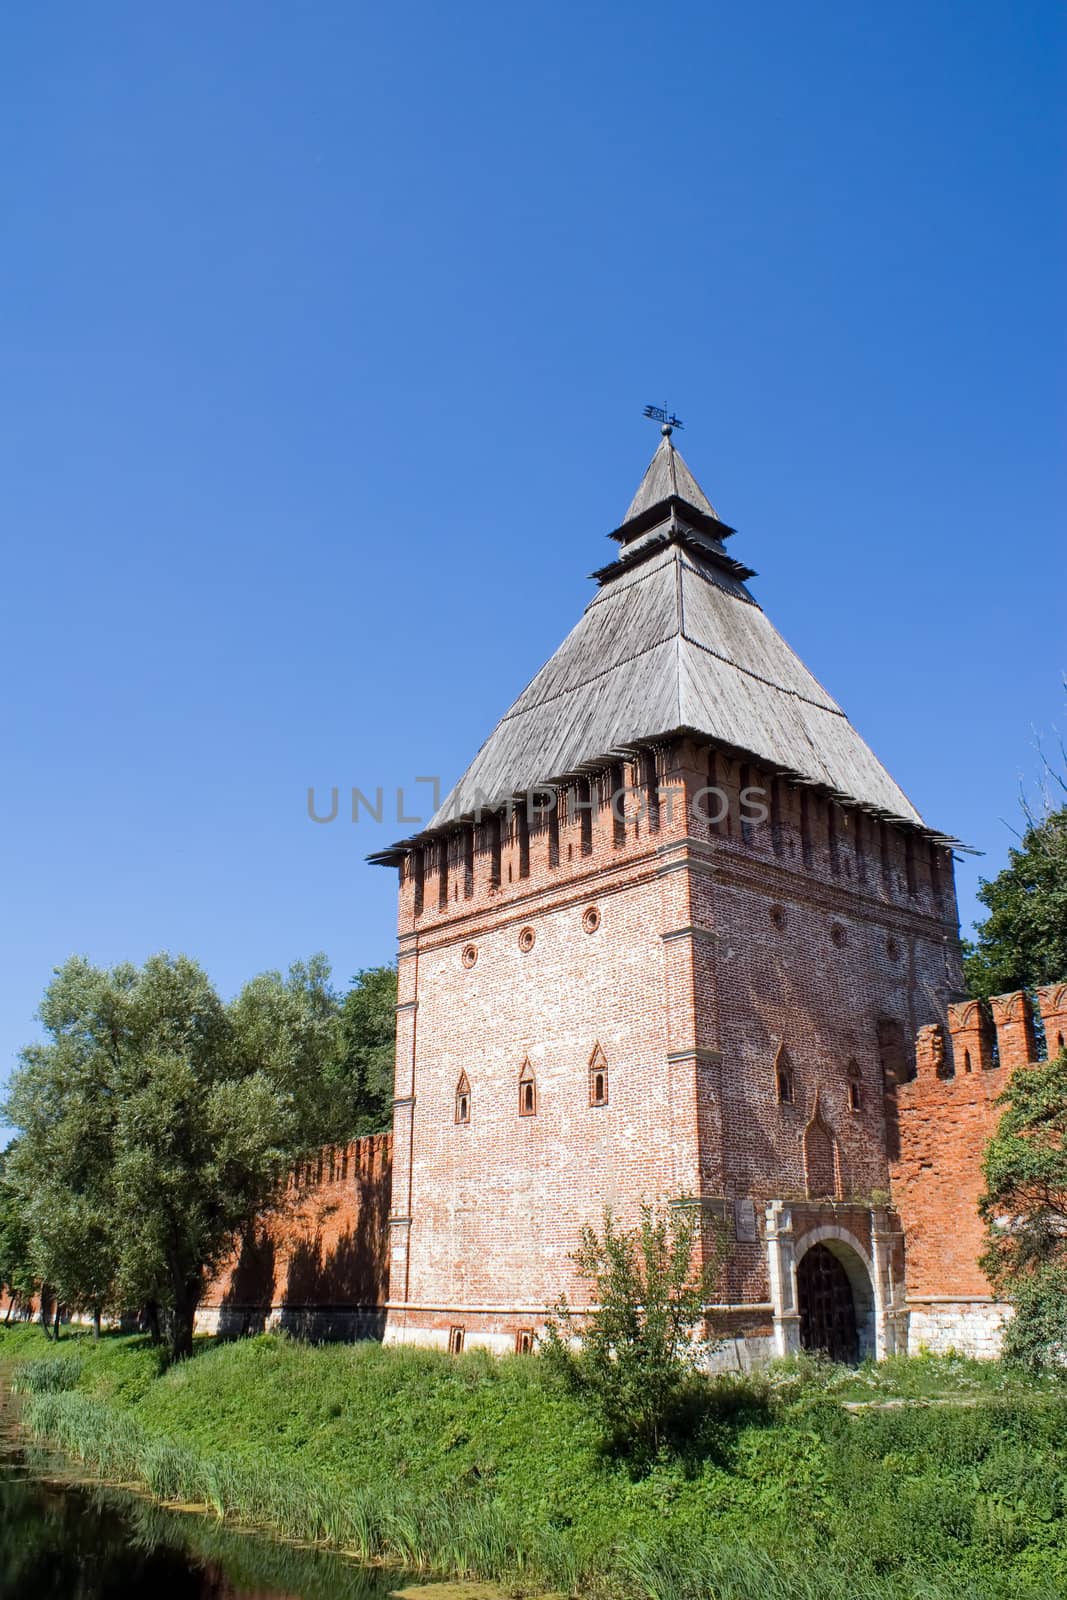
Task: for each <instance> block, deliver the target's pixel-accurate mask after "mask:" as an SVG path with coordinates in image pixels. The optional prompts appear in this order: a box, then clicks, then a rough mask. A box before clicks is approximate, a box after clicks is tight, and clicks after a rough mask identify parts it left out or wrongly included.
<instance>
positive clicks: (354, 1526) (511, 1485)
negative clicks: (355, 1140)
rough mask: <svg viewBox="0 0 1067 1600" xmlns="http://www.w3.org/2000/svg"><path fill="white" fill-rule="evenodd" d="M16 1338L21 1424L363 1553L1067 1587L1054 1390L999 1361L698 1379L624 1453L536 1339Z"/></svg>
mask: <svg viewBox="0 0 1067 1600" xmlns="http://www.w3.org/2000/svg"><path fill="white" fill-rule="evenodd" d="M9 1355H10V1356H12V1357H15V1358H16V1359H18V1360H19V1361H20V1362H22V1363H23V1364H22V1365H21V1366H20V1367H19V1368H18V1372H17V1379H18V1383H19V1386H20V1387H21V1388H22V1389H23V1390H24V1391H25V1392H26V1394H27V1400H26V1412H25V1416H26V1420H27V1421H28V1423H29V1424H30V1426H31V1427H32V1429H33V1430H34V1431H35V1432H37V1433H38V1434H40V1435H42V1436H47V1437H49V1438H51V1439H53V1440H55V1441H56V1443H58V1444H59V1445H60V1446H61V1447H62V1448H63V1449H64V1450H65V1451H68V1452H69V1453H70V1454H72V1455H75V1456H78V1457H80V1458H81V1459H82V1460H84V1461H85V1462H86V1463H87V1464H88V1465H89V1466H90V1467H91V1468H92V1469H93V1470H95V1471H98V1472H100V1473H101V1474H103V1475H106V1476H108V1477H111V1478H118V1479H123V1480H130V1481H136V1482H138V1483H141V1484H144V1485H146V1486H147V1487H148V1488H149V1489H150V1490H151V1491H152V1492H153V1494H155V1495H156V1496H157V1497H158V1498H159V1499H161V1500H165V1501H178V1502H196V1503H198V1504H203V1505H205V1506H208V1507H210V1508H211V1509H212V1510H213V1511H214V1512H215V1514H216V1516H217V1517H219V1518H221V1519H226V1520H233V1521H239V1522H244V1523H250V1524H253V1525H256V1526H261V1527H266V1528H270V1529H272V1530H274V1531H276V1532H278V1533H280V1534H282V1535H284V1536H286V1537H288V1538H293V1539H299V1540H304V1541H309V1542H313V1543H316V1544H322V1545H324V1546H326V1545H328V1546H333V1547H336V1548H340V1549H344V1550H349V1551H352V1552H354V1553H355V1554H357V1555H358V1556H359V1557H360V1558H361V1559H363V1560H386V1561H390V1562H395V1563H397V1564H399V1565H401V1566H405V1567H407V1568H409V1569H419V1570H425V1571H432V1572H435V1573H440V1574H442V1575H448V1576H456V1577H481V1578H486V1579H494V1580H498V1581H500V1582H502V1583H508V1584H510V1585H511V1586H512V1587H514V1586H516V1585H518V1586H519V1587H523V1586H525V1587H526V1588H527V1589H536V1588H538V1587H544V1588H552V1589H555V1590H557V1591H559V1592H561V1593H581V1594H583V1595H588V1596H611V1597H616V1596H617V1597H620V1600H622V1597H625V1600H754V1597H756V1596H759V1597H760V1600H857V1597H858V1596H863V1597H864V1600H949V1597H951V1600H1052V1597H1053V1596H1059V1595H1061V1594H1063V1593H1064V1592H1067V1463H1065V1459H1064V1441H1065V1440H1067V1389H1065V1388H1064V1386H1063V1384H1062V1383H1058V1382H1053V1381H1046V1382H1041V1383H1039V1382H1034V1381H1028V1380H1025V1379H1021V1378H1016V1377H1014V1376H1013V1375H1012V1374H1011V1373H1010V1372H1008V1371H1007V1370H1006V1369H1004V1368H1003V1367H1001V1366H999V1365H997V1364H989V1363H978V1362H967V1361H963V1360H960V1359H957V1358H934V1357H919V1358H916V1359H912V1360H910V1361H902V1360H898V1361H895V1362H891V1363H886V1364H885V1365H884V1366H882V1367H880V1368H877V1369H868V1368H864V1369H860V1370H859V1371H858V1372H855V1373H853V1372H849V1371H846V1370H844V1369H839V1368H833V1367H830V1366H828V1365H827V1364H825V1363H812V1362H801V1363H793V1364H791V1365H788V1366H782V1367H778V1368H775V1369H772V1370H771V1371H769V1372H768V1373H766V1374H763V1375H758V1376H753V1377H750V1378H747V1379H738V1378H732V1379H719V1380H715V1381H714V1382H711V1383H708V1384H705V1385H702V1386H701V1387H700V1389H699V1391H698V1392H697V1393H696V1394H695V1396H694V1404H693V1407H692V1408H691V1417H690V1424H691V1425H690V1428H689V1430H688V1433H687V1436H686V1438H685V1439H684V1441H682V1447H681V1449H680V1450H678V1451H676V1452H675V1453H673V1454H670V1455H665V1456H664V1457H663V1458H662V1459H661V1460H659V1461H657V1462H656V1463H655V1464H654V1465H653V1466H652V1468H651V1469H649V1470H646V1471H643V1472H641V1473H637V1472H635V1471H634V1470H633V1469H632V1468H629V1467H628V1466H627V1464H626V1462H625V1461H622V1460H615V1459H611V1458H610V1457H607V1456H605V1454H604V1453H603V1450H602V1447H601V1443H600V1438H599V1434H598V1431H597V1428H596V1426H595V1423H594V1421H593V1419H591V1418H590V1417H589V1416H588V1415H587V1414H585V1413H584V1412H583V1410H582V1408H581V1406H580V1404H579V1402H578V1401H577V1400H576V1399H575V1398H574V1397H572V1396H570V1395H568V1394H566V1393H564V1392H563V1390H562V1389H560V1388H558V1387H557V1386H556V1385H555V1384H554V1383H553V1382H552V1381H551V1380H550V1379H549V1378H548V1377H547V1376H546V1374H545V1372H544V1370H543V1368H542V1366H541V1363H540V1362H539V1361H537V1360H536V1359H535V1360H531V1359H529V1358H526V1359H521V1358H510V1359H507V1360H502V1361H501V1360H493V1359H491V1358H489V1357H487V1356H484V1355H483V1354H481V1353H479V1352H471V1353H470V1354H468V1355H465V1356H463V1357H461V1358H459V1359H452V1358H449V1357H446V1356H442V1355H439V1354H437V1353H434V1352H428V1351H417V1350H405V1349H391V1350H384V1349H382V1348H381V1347H379V1346H377V1345H374V1344H362V1345H353V1346H329V1347H325V1348H311V1347H308V1346H304V1345H300V1344H297V1343H294V1342H290V1341H288V1340H286V1339H284V1338H283V1337H279V1336H275V1335H267V1336H261V1337H259V1338H255V1339H249V1340H244V1341H241V1342H239V1343H235V1344H231V1345H212V1344H210V1343H209V1344H208V1346H207V1347H206V1348H203V1349H201V1350H200V1351H198V1354H197V1355H196V1356H195V1357H194V1359H192V1360H191V1361H187V1362H184V1363H182V1364H180V1365H179V1366H176V1367H173V1368H171V1369H170V1370H169V1371H163V1370H161V1365H160V1362H159V1359H158V1356H157V1353H156V1352H155V1351H153V1350H152V1349H151V1348H150V1347H149V1346H148V1345H147V1344H146V1343H145V1342H144V1341H143V1340H139V1339H128V1338H118V1337H107V1338H105V1339H103V1340H101V1341H100V1342H99V1344H94V1343H93V1342H92V1341H91V1340H90V1339H87V1338H76V1339H67V1340H64V1341H63V1343H62V1344H61V1345H60V1346H59V1347H58V1348H57V1347H56V1346H54V1345H45V1344H44V1341H43V1338H42V1337H41V1336H40V1335H39V1334H36V1333H32V1334H27V1333H26V1332H25V1331H24V1330H22V1329H18V1330H13V1331H12V1330H8V1331H6V1332H0V1361H4V1360H6V1359H8V1357H9ZM27 1357H38V1358H39V1359H33V1360H29V1361H27ZM894 1399H900V1400H904V1401H907V1402H909V1403H908V1404H906V1405H903V1406H900V1407H899V1408H896V1409H882V1408H881V1404H882V1402H883V1401H885V1400H894ZM843 1400H850V1401H855V1400H864V1401H873V1402H874V1405H873V1406H872V1407H871V1408H870V1409H867V1408H865V1409H863V1410H860V1411H852V1412H849V1411H848V1410H847V1409H846V1408H845V1406H844V1405H843V1403H842V1402H843ZM937 1401H965V1402H967V1403H966V1404H934V1403H932V1402H937Z"/></svg>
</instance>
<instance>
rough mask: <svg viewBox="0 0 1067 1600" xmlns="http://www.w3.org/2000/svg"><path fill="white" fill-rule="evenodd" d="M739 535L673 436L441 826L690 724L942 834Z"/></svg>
mask: <svg viewBox="0 0 1067 1600" xmlns="http://www.w3.org/2000/svg"><path fill="white" fill-rule="evenodd" d="M732 532H733V529H731V528H729V527H727V526H726V525H725V524H724V523H722V522H720V521H719V519H718V517H717V515H716V513H715V512H714V510H713V509H712V507H711V504H710V502H709V501H708V500H707V498H706V497H705V495H704V494H703V492H702V490H701V489H700V488H699V486H698V485H697V483H696V480H695V479H694V478H693V476H692V474H691V473H690V471H689V469H688V467H687V466H686V464H685V462H684V461H683V460H682V457H681V456H680V454H679V453H678V451H677V450H676V449H675V447H674V445H673V443H672V441H671V438H670V436H669V435H668V436H666V437H665V438H664V440H663V442H662V443H661V445H660V447H659V449H658V450H657V451H656V454H655V456H654V457H653V460H652V462H651V464H650V466H649V468H648V471H647V472H646V473H645V476H644V479H643V480H642V483H641V486H640V488H639V489H638V492H637V494H636V496H635V497H634V500H633V501H632V503H631V505H630V509H629V511H628V512H627V517H626V520H625V522H624V523H623V524H622V526H621V527H620V528H618V529H617V530H616V531H615V533H614V534H613V535H612V537H613V538H615V539H616V540H617V541H618V542H619V543H620V545H621V547H622V548H621V550H620V551H619V554H618V559H617V560H615V561H614V562H612V563H611V564H610V565H609V566H607V567H605V568H603V569H601V571H600V572H598V573H597V574H595V576H596V577H597V579H598V580H599V583H600V588H599V590H598V592H597V594H596V595H595V596H594V598H593V599H592V601H591V602H590V603H589V605H588V606H587V608H586V610H585V613H584V615H583V616H582V618H581V620H580V621H579V622H578V624H577V626H576V627H575V628H574V629H573V630H572V632H571V633H570V634H569V635H568V637H567V638H566V639H565V640H564V641H563V643H562V644H561V645H560V647H559V649H558V650H557V651H556V653H555V655H553V656H552V658H551V660H549V661H548V662H547V663H546V665H545V666H543V667H542V668H541V670H540V672H539V673H538V674H537V676H536V677H535V678H534V679H533V681H532V682H531V683H530V684H529V686H528V687H527V688H526V689H525V690H524V691H523V693H522V694H521V695H520V696H519V698H518V699H517V700H516V702H515V704H514V705H513V706H512V707H511V709H510V710H509V711H508V712H506V713H505V715H504V716H503V717H502V718H501V720H500V722H499V723H498V724H497V726H496V728H495V729H494V730H493V732H492V733H491V734H490V736H489V738H488V739H487V740H486V742H485V744H484V745H483V746H482V748H481V749H480V750H479V752H478V754H477V755H476V756H475V758H474V760H473V761H472V763H471V765H470V766H469V767H468V768H467V771H466V772H465V773H464V774H463V776H462V778H460V780H459V782H458V783H457V784H456V786H455V788H454V789H453V790H452V792H451V794H449V795H448V797H447V798H446V799H445V801H444V803H443V805H442V806H441V808H440V809H439V811H438V812H437V814H436V815H435V816H434V817H433V819H432V821H431V823H430V825H429V830H428V831H434V832H436V831H437V830H440V829H444V828H447V827H448V826H450V825H454V824H455V823H456V822H457V821H459V820H460V819H461V818H465V817H470V816H471V815H472V814H474V813H475V812H476V811H478V810H479V809H483V810H490V809H492V808H493V806H494V805H504V804H505V803H506V802H507V801H508V800H509V799H510V798H512V797H513V796H515V795H517V794H519V793H522V792H525V791H527V790H529V789H531V788H534V787H536V786H539V785H551V784H553V783H556V784H559V783H562V782H565V781H566V780H567V779H569V778H573V777H574V776H575V775H577V774H579V773H581V772H583V771H589V770H591V769H594V768H597V767H603V766H604V765H606V764H607V763H608V762H610V761H611V760H613V759H618V757H619V756H620V755H623V754H626V753H628V752H632V751H633V750H634V749H635V748H639V747H642V746H647V745H650V744H653V743H659V742H661V741H663V740H664V739H666V738H668V737H670V736H671V735H677V734H682V733H686V734H691V735H693V736H694V737H697V738H699V739H700V740H702V741H707V742H710V743H712V744H716V745H719V746H722V747H724V748H726V749H727V750H729V751H732V752H734V753H737V754H740V755H742V756H746V755H747V756H750V757H752V758H753V759H754V760H755V761H757V762H760V763H763V764H765V765H766V766H767V767H769V768H771V769H772V770H775V771H778V772H781V773H784V774H787V775H789V776H791V777H792V778H794V779H796V780H798V781H800V782H804V783H808V784H812V785H815V786H817V787H818V788H820V789H822V790H824V791H826V792H828V793H831V794H833V795H835V796H837V797H838V798H839V799H840V800H842V801H843V802H845V803H851V804H854V805H857V806H860V807H862V808H864V809H865V810H868V811H871V812H873V813H876V814H878V815H880V816H884V817H887V818H891V819H893V820H895V821H897V822H900V823H903V824H905V825H910V826H912V827H916V828H920V829H922V830H923V832H926V833H931V836H932V837H936V838H944V836H943V835H940V834H932V831H931V830H928V829H927V828H926V827H925V825H924V823H923V821H922V818H921V817H920V816H919V813H918V812H917V811H916V809H915V807H914V806H913V805H912V804H911V801H910V800H909V799H908V798H907V796H906V795H905V794H904V793H903V792H902V790H901V789H900V788H899V787H898V786H897V784H896V783H894V781H893V779H892V778H891V777H890V776H889V773H888V772H887V771H886V770H885V768H884V767H883V766H882V764H881V763H880V762H879V761H878V759H877V758H876V757H875V755H874V754H873V752H872V751H871V750H870V749H869V748H868V746H867V745H866V744H865V743H864V741H863V739H861V737H860V735H859V734H858V733H857V732H856V730H855V728H853V726H852V724H851V723H850V722H849V720H848V718H847V717H846V715H845V713H844V712H843V711H842V709H841V707H840V706H839V705H838V704H837V703H836V701H834V700H833V699H832V698H831V697H830V695H828V694H827V692H826V690H825V689H824V688H823V687H822V685H821V684H820V683H819V682H818V681H817V680H816V679H815V678H814V677H813V676H812V674H811V673H810V672H809V671H808V669H807V668H806V667H805V666H804V664H803V662H802V661H801V660H800V659H799V657H798V656H797V655H796V654H795V653H794V652H793V651H792V650H791V649H790V647H789V645H788V644H786V642H785V640H784V639H783V638H782V637H781V635H780V634H779V633H778V632H777V631H776V629H775V628H774V626H773V625H772V623H771V622H770V621H769V620H768V618H767V617H766V616H765V615H764V613H763V611H762V610H761V609H760V607H759V606H758V605H757V604H756V602H755V601H754V600H753V598H752V596H751V594H750V593H749V591H748V589H747V587H746V585H745V583H744V581H743V580H744V578H746V577H750V576H752V575H753V574H752V573H751V571H750V569H749V568H747V567H743V566H742V565H741V564H740V563H739V562H737V561H734V560H733V559H732V558H731V557H729V556H728V555H727V554H726V550H725V548H724V540H725V539H726V538H728V537H729V536H730V535H731V534H732ZM404 843H405V844H410V843H411V841H405V842H404ZM403 848H404V845H403V844H402V845H398V846H396V847H394V850H393V851H386V852H383V853H382V855H381V856H380V857H379V858H378V859H383V860H395V859H396V856H397V852H400V853H402V851H403Z"/></svg>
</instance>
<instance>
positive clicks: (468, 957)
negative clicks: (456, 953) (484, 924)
mask: <svg viewBox="0 0 1067 1600" xmlns="http://www.w3.org/2000/svg"><path fill="white" fill-rule="evenodd" d="M459 959H460V960H461V961H462V963H463V965H464V966H465V967H473V965H474V963H475V962H476V961H477V959H478V946H477V945H476V944H465V945H464V946H463V954H462V955H461V956H460V958H459Z"/></svg>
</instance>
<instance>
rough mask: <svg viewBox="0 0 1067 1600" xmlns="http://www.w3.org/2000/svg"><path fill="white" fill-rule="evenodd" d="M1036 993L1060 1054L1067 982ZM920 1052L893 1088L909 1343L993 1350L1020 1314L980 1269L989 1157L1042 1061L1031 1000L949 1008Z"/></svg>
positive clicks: (999, 999)
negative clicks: (1021, 1084)
mask: <svg viewBox="0 0 1067 1600" xmlns="http://www.w3.org/2000/svg"><path fill="white" fill-rule="evenodd" d="M1037 1001H1038V1010H1039V1013H1040V1016H1041V1021H1042V1025H1043V1028H1044V1034H1045V1039H1046V1043H1047V1048H1048V1053H1049V1054H1050V1055H1056V1054H1058V1052H1059V1051H1060V1049H1062V1048H1063V1047H1064V1042H1065V1041H1067V984H1064V983H1060V984H1048V985H1046V986H1045V987H1044V988H1041V989H1039V990H1038V991H1037ZM915 1054H916V1075H915V1077H914V1078H912V1079H911V1080H910V1081H908V1082H904V1083H897V1084H895V1085H891V1086H890V1087H889V1089H888V1093H887V1106H888V1111H889V1118H890V1123H891V1126H892V1131H893V1137H892V1139H891V1147H892V1148H893V1149H894V1150H895V1154H894V1155H893V1158H892V1160H891V1163H890V1181H891V1191H892V1196H893V1203H894V1205H895V1207H896V1210H897V1212H898V1214H899V1216H900V1219H901V1222H902V1224H903V1227H904V1234H905V1238H906V1241H907V1268H906V1273H907V1294H908V1310H909V1313H910V1318H909V1321H910V1327H909V1347H910V1348H911V1349H913V1350H914V1349H917V1348H918V1347H919V1346H920V1345H926V1346H927V1347H929V1348H931V1349H946V1348H948V1347H949V1346H952V1347H954V1348H956V1349H958V1350H961V1351H964V1352H966V1353H970V1354H975V1355H994V1354H996V1351H997V1349H998V1348H999V1344H1000V1337H1001V1331H1002V1328H1003V1323H1004V1320H1005V1317H1006V1316H1007V1315H1008V1314H1009V1313H1008V1308H1007V1307H1006V1306H1004V1305H1003V1304H1001V1303H999V1302H997V1301H996V1300H995V1299H994V1297H993V1294H992V1291H991V1289H990V1285H989V1282H988V1280H987V1279H986V1277H985V1275H984V1273H983V1272H982V1270H981V1268H980V1267H979V1265H978V1261H979V1257H980V1256H981V1254H982V1250H983V1247H984V1243H985V1232H984V1226H983V1223H982V1221H981V1218H980V1217H979V1215H978V1201H979V1198H980V1196H981V1193H982V1188H983V1180H982V1157H983V1154H984V1152H985V1147H986V1145H987V1144H988V1142H989V1140H990V1139H991V1138H992V1136H993V1134H994V1133H995V1132H996V1128H997V1124H998V1122H999V1121H1000V1117H1001V1114H1002V1112H1003V1106H1002V1105H1001V1104H1000V1103H999V1099H1000V1096H1001V1095H1002V1094H1003V1093H1004V1090H1005V1088H1006V1087H1007V1083H1008V1080H1009V1078H1010V1077H1011V1075H1012V1073H1013V1072H1015V1071H1017V1070H1018V1069H1019V1068H1022V1067H1027V1066H1032V1065H1033V1064H1034V1063H1035V1061H1036V1059H1037V1042H1036V1033H1035V1028H1034V1018H1033V1013H1032V1010H1031V1005H1030V1000H1029V997H1028V996H1027V995H1026V994H1025V993H1024V992H1022V991H1017V992H1015V993H1013V994H1002V995H996V996H994V997H993V998H992V999H991V1000H990V1002H989V1004H988V1006H987V1005H986V1004H985V1003H984V1002H982V1001H979V1000H965V1001H962V1002H960V1003H958V1004H956V1005H950V1006H949V1007H948V1008H947V1018H946V1023H945V1024H941V1023H933V1024H931V1025H929V1026H927V1027H923V1028H920V1029H919V1033H918V1037H917V1040H916V1052H915Z"/></svg>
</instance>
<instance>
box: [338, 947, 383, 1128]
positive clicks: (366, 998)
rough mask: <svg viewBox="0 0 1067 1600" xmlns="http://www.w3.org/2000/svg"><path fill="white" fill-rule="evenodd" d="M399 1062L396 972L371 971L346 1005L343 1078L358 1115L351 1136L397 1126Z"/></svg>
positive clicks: (355, 983)
mask: <svg viewBox="0 0 1067 1600" xmlns="http://www.w3.org/2000/svg"><path fill="white" fill-rule="evenodd" d="M395 1063H396V968H395V967H368V968H366V969H364V970H363V971H361V972H357V973H356V975H355V977H354V978H353V980H352V987H351V988H350V989H349V991H348V993H347V994H346V995H345V997H344V1000H343V1002H342V1004H341V1055H340V1060H339V1064H338V1074H339V1077H340V1078H341V1080H342V1081H343V1083H344V1085H345V1096H344V1098H345V1103H346V1104H347V1105H348V1106H349V1107H351V1114H352V1125H351V1128H350V1130H349V1131H348V1132H347V1133H346V1134H345V1135H344V1137H345V1138H351V1137H352V1136H353V1135H358V1134H364V1133H379V1132H381V1130H382V1129H383V1128H388V1127H390V1126H391V1124H392V1119H393V1076H394V1068H395Z"/></svg>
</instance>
